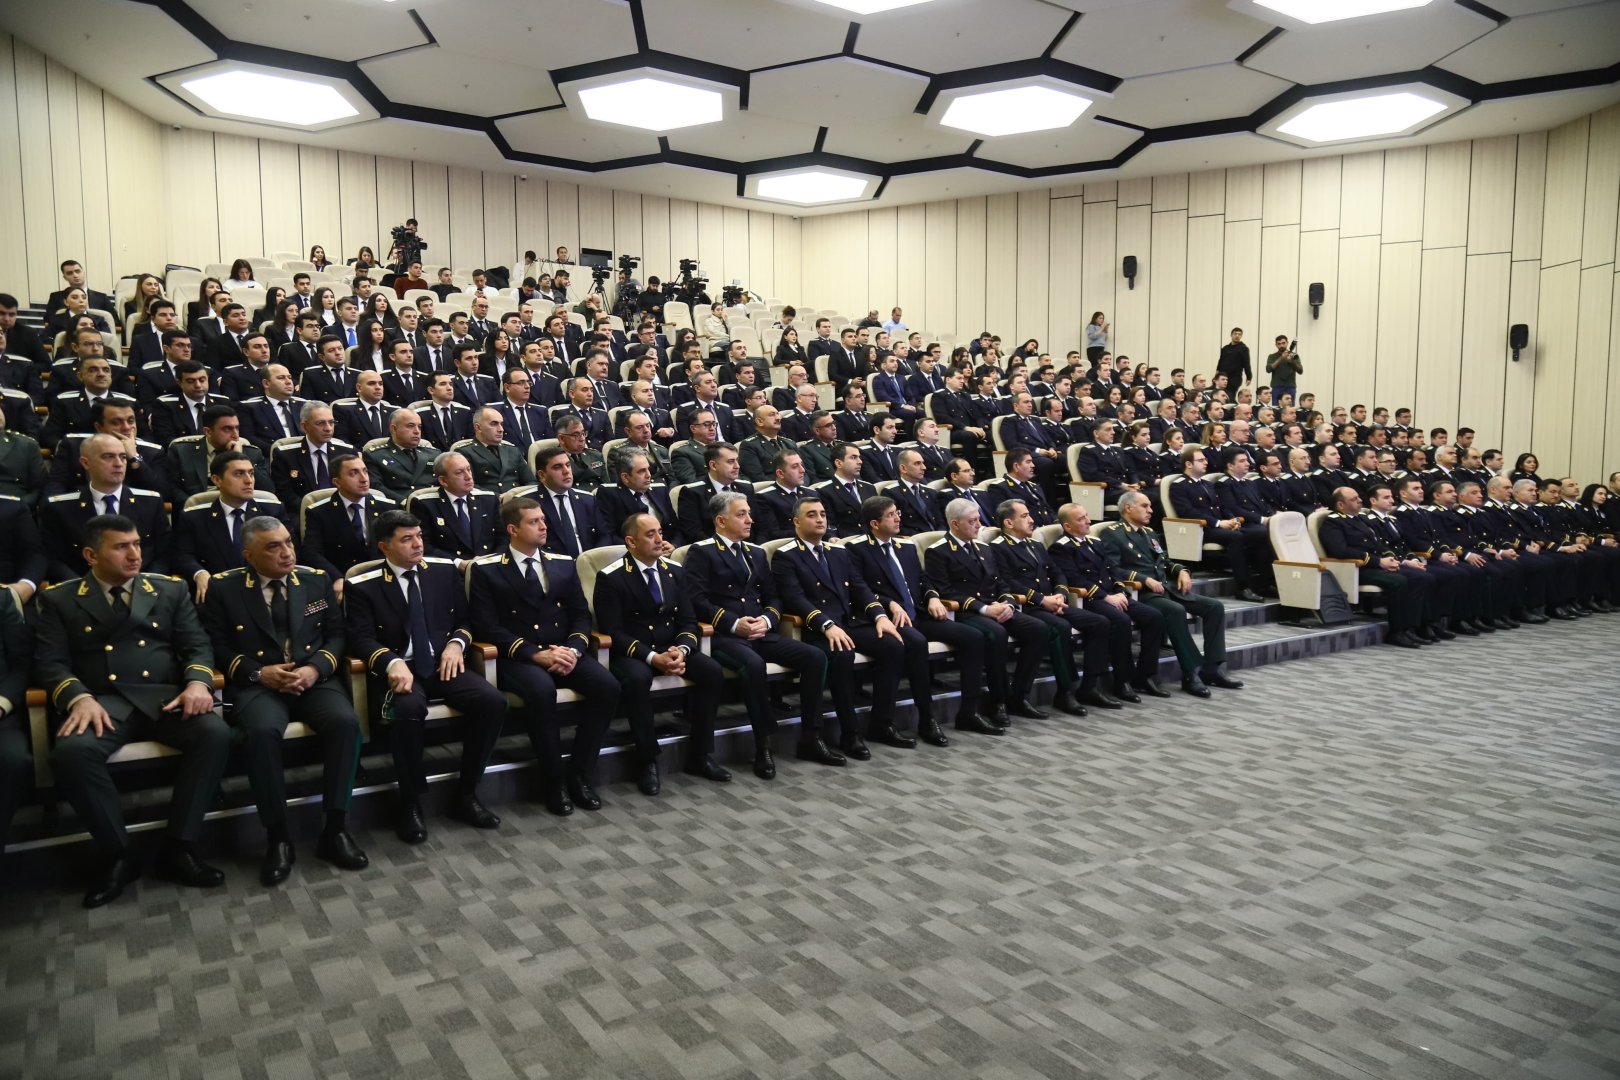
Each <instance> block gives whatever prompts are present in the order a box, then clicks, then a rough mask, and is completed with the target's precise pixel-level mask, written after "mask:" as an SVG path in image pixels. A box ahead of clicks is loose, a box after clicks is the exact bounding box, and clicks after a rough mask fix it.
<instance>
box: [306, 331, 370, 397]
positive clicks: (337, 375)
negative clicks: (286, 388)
mask: <svg viewBox="0 0 1620 1080" xmlns="http://www.w3.org/2000/svg"><path fill="white" fill-rule="evenodd" d="M316 349H317V352H318V353H319V355H320V358H321V362H320V363H319V364H318V365H316V366H315V367H306V368H305V369H304V370H303V372H302V373H301V374H300V375H299V376H298V396H299V397H302V398H307V399H309V400H310V401H324V402H326V403H327V404H328V405H330V404H331V403H332V402H334V401H338V400H341V399H343V398H347V397H353V396H354V384H355V380H356V379H357V378H358V377H359V374H360V373H359V372H358V371H356V370H355V369H354V368H352V367H349V366H348V363H347V362H346V361H345V359H344V357H345V352H344V348H343V339H342V338H340V337H332V336H327V337H323V338H321V340H320V342H319V344H318V345H317V346H316Z"/></svg>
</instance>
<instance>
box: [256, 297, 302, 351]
mask: <svg viewBox="0 0 1620 1080" xmlns="http://www.w3.org/2000/svg"><path fill="white" fill-rule="evenodd" d="M299 314H300V311H299V308H298V301H296V300H283V301H282V302H281V303H279V304H277V305H276V317H275V318H274V319H272V320H271V322H270V325H269V326H268V327H266V328H265V331H264V332H265V333H266V334H267V335H268V336H269V338H270V355H271V356H274V355H275V354H276V353H277V352H278V351H279V350H280V349H281V347H282V346H283V345H286V344H288V343H290V342H293V341H297V340H298V316H299Z"/></svg>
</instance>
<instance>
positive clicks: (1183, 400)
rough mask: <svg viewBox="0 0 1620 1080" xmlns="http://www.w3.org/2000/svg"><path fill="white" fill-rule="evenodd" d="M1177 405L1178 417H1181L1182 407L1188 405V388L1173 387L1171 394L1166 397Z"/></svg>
mask: <svg viewBox="0 0 1620 1080" xmlns="http://www.w3.org/2000/svg"><path fill="white" fill-rule="evenodd" d="M1165 396H1166V397H1168V398H1169V399H1170V400H1171V401H1173V402H1175V403H1176V415H1177V416H1180V415H1181V407H1182V406H1183V405H1185V404H1187V388H1186V387H1185V386H1172V387H1171V388H1170V393H1168V394H1166V395H1165Z"/></svg>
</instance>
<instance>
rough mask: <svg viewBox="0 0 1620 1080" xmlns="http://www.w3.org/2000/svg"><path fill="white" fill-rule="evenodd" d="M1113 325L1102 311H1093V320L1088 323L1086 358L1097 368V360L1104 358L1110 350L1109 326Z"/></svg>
mask: <svg viewBox="0 0 1620 1080" xmlns="http://www.w3.org/2000/svg"><path fill="white" fill-rule="evenodd" d="M1110 325H1112V324H1110V323H1109V322H1108V320H1107V318H1106V317H1105V316H1104V315H1103V313H1102V312H1100V311H1093V312H1092V313H1091V321H1090V322H1088V323H1086V359H1087V360H1089V361H1091V366H1092V367H1093V368H1095V367H1096V366H1097V361H1099V360H1101V359H1102V358H1103V353H1105V352H1107V351H1108V328H1109V326H1110Z"/></svg>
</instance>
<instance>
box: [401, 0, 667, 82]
mask: <svg viewBox="0 0 1620 1080" xmlns="http://www.w3.org/2000/svg"><path fill="white" fill-rule="evenodd" d="M408 4H409V0H401V3H400V4H399V6H401V7H404V6H408ZM417 14H418V15H419V16H421V18H422V21H423V22H425V23H426V24H427V27H428V29H429V30H431V31H433V36H434V37H435V38H436V39H437V40H438V42H439V44H440V45H443V46H444V47H445V48H446V49H449V50H451V51H453V52H461V53H467V54H468V55H470V56H484V57H488V58H489V59H491V60H504V61H506V62H507V63H509V64H516V65H518V66H520V67H530V68H536V69H538V70H542V71H552V70H555V69H557V68H565V67H573V66H574V65H576V64H586V63H590V62H592V61H596V60H608V59H612V58H613V57H615V56H624V55H626V54H629V53H634V52H635V51H636V32H635V27H634V26H632V25H631V22H630V5H629V4H626V3H623V2H622V0H456V2H455V3H439V4H424V5H423V6H422V7H420V8H419V9H417Z"/></svg>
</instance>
